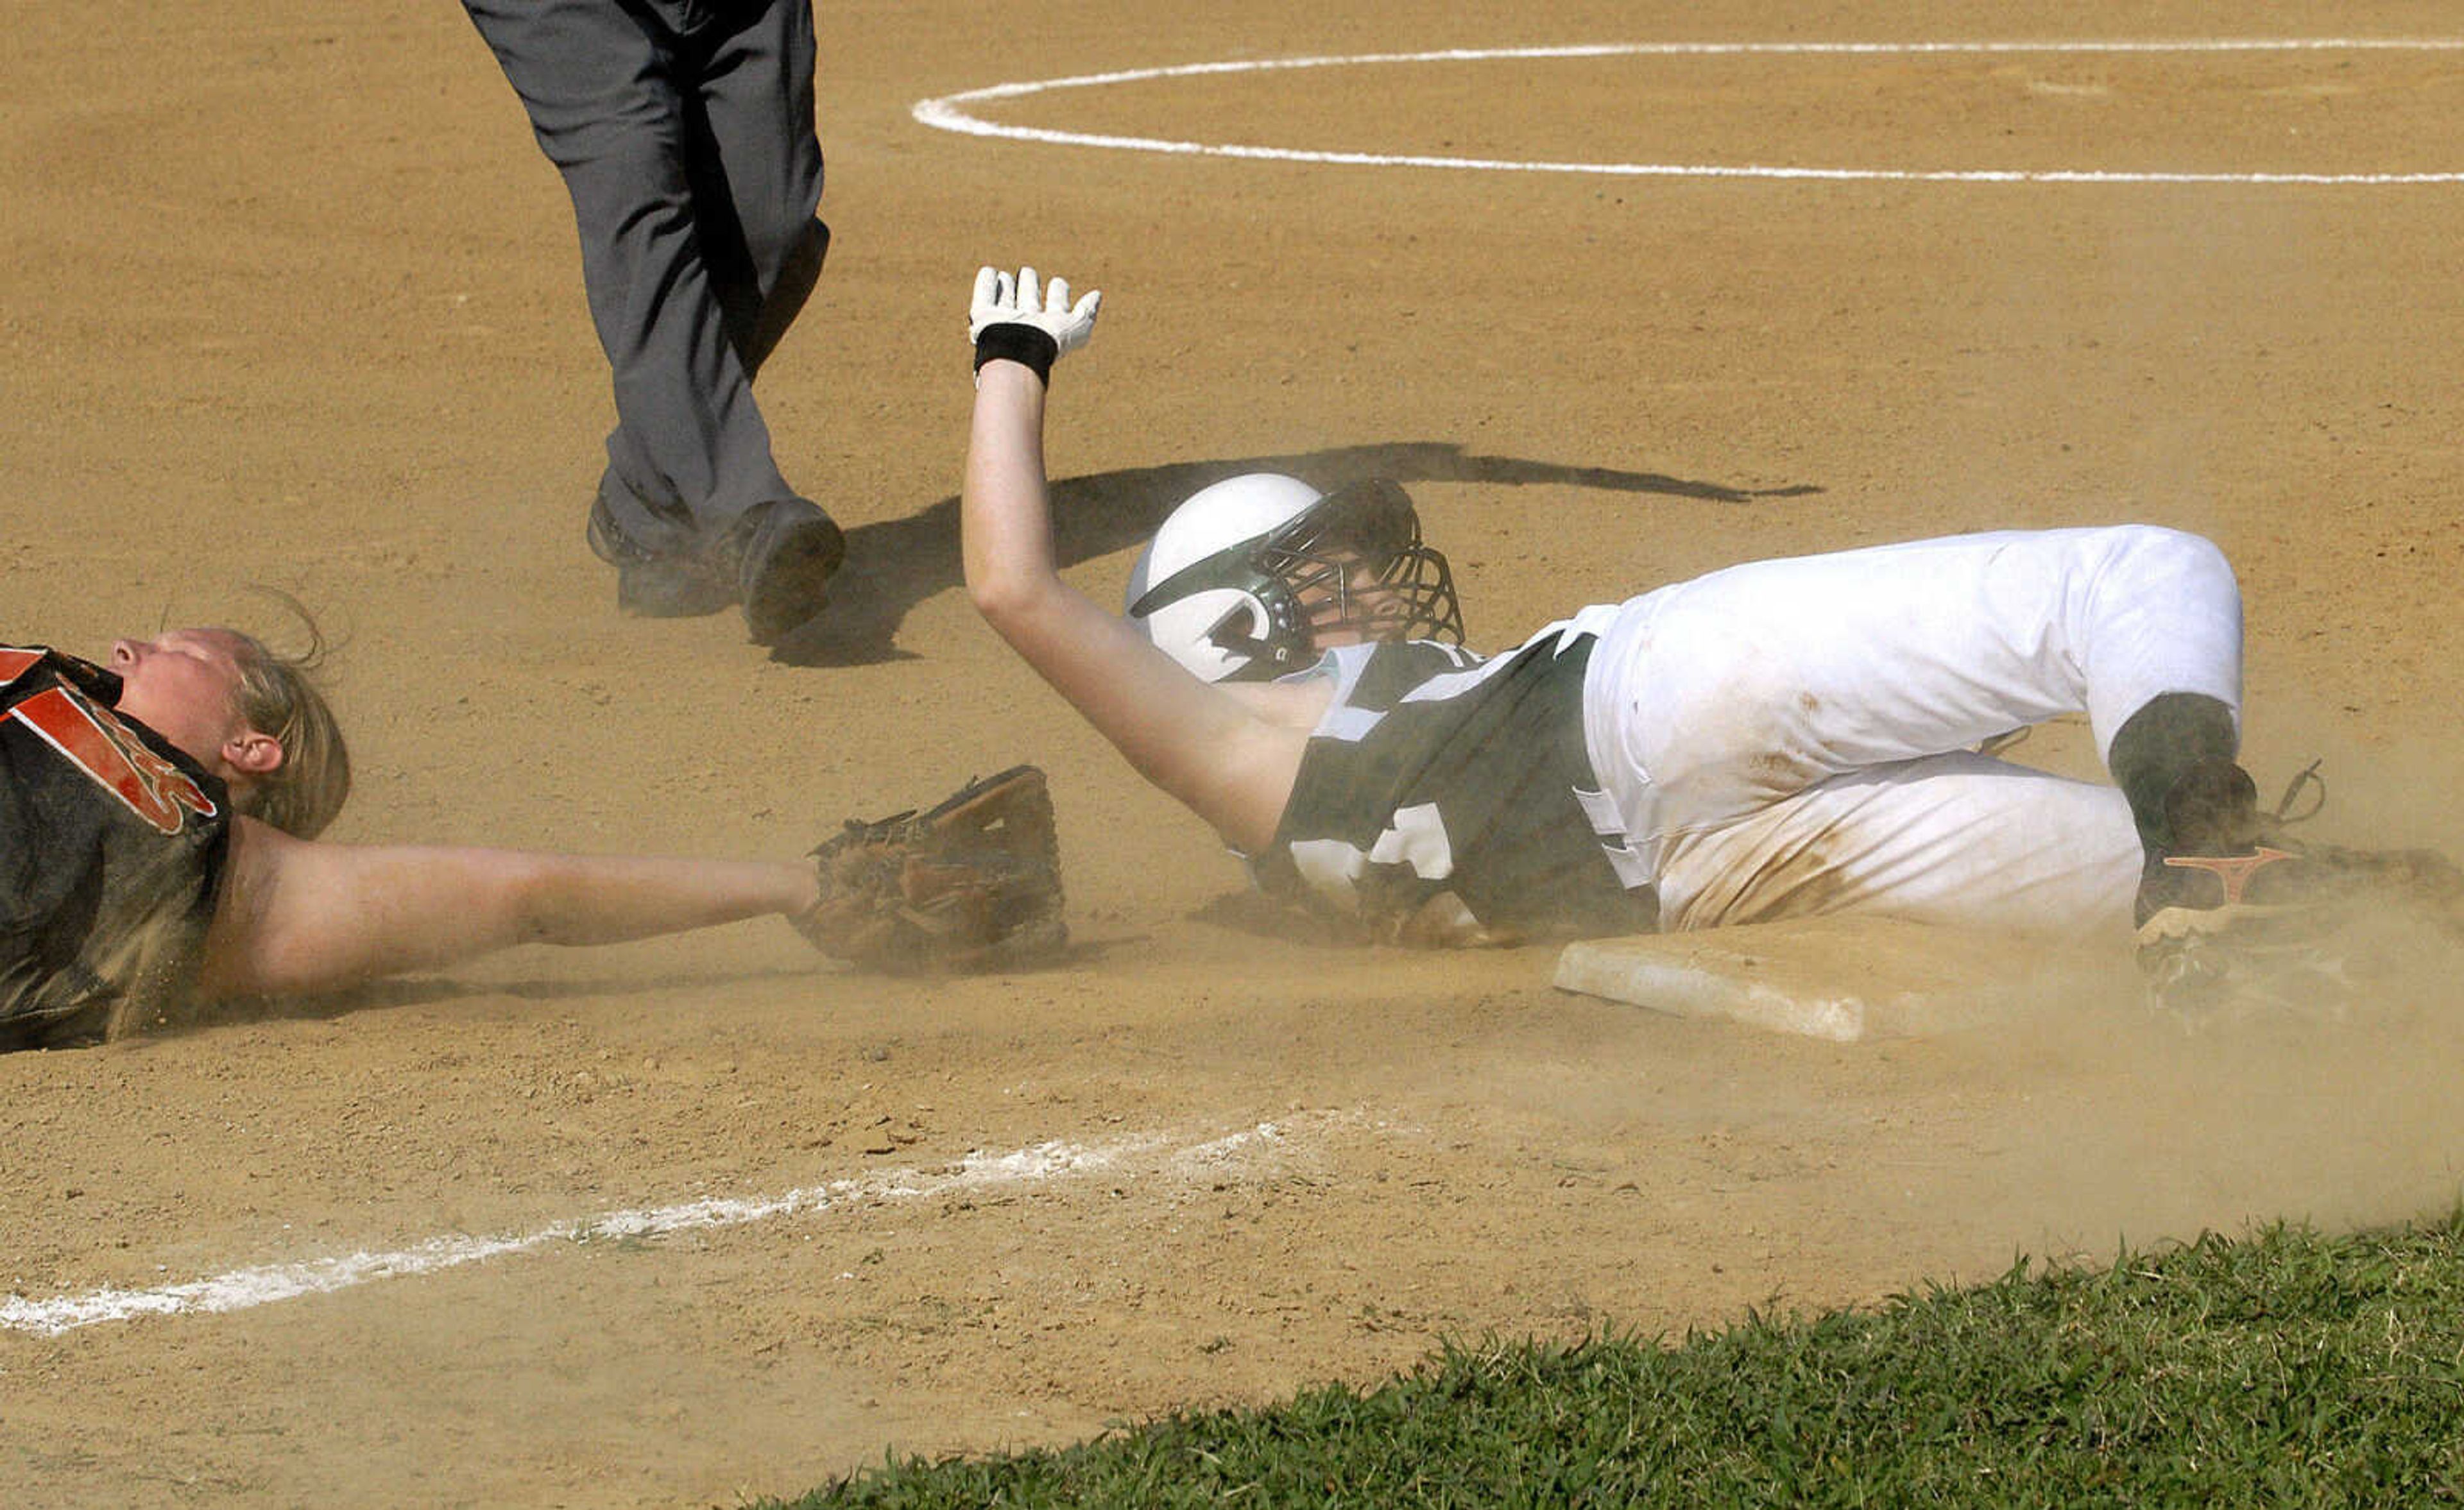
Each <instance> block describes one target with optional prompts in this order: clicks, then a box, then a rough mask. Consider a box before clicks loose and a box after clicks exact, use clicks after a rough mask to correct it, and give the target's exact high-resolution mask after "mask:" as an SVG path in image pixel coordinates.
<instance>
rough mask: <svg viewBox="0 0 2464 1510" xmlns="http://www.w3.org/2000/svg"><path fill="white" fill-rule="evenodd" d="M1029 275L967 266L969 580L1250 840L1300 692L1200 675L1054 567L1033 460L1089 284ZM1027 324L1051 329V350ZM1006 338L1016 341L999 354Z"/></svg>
mask: <svg viewBox="0 0 2464 1510" xmlns="http://www.w3.org/2000/svg"><path fill="white" fill-rule="evenodd" d="M1036 288H1037V285H1036V277H1035V272H1034V270H1033V269H1031V268H1030V269H1026V270H1024V271H1023V272H1022V273H1021V274H1019V276H1018V279H1017V281H1016V283H1015V284H1011V283H1010V282H1009V281H1008V280H1007V279H1006V278H1005V277H1003V276H1001V275H1000V274H995V273H994V271H993V270H992V269H990V268H986V269H984V270H983V271H982V272H981V273H979V274H978V275H977V283H976V294H975V307H974V311H973V314H974V323H973V330H974V333H975V334H976V336H977V337H978V352H979V359H980V360H979V366H978V368H977V373H976V407H975V417H974V421H973V424H972V427H971V428H970V430H969V432H968V439H967V470H966V481H965V486H964V489H963V491H962V492H961V494H960V509H959V518H960V536H961V545H962V551H963V556H964V558H965V563H966V577H967V593H968V596H969V597H970V598H971V599H972V600H973V601H974V602H975V605H976V608H977V610H978V611H979V612H980V613H981V614H982V615H983V616H984V622H985V623H987V624H990V625H992V628H993V631H994V632H995V633H997V634H999V635H1000V636H1001V638H1002V639H1003V640H1004V641H1006V642H1008V644H1009V646H1010V647H1011V648H1012V649H1014V650H1016V651H1018V653H1019V654H1020V655H1021V656H1022V657H1023V658H1024V659H1025V661H1026V663H1027V664H1028V665H1029V666H1032V667H1035V669H1036V670H1037V671H1038V672H1039V673H1040V674H1042V676H1043V677H1044V679H1045V681H1047V682H1049V683H1051V684H1052V686H1053V688H1054V689H1056V690H1057V691H1059V692H1060V693H1061V695H1062V696H1063V697H1065V698H1067V699H1068V700H1069V704H1070V706H1071V707H1073V708H1076V709H1077V710H1078V711H1079V712H1080V713H1081V714H1083V715H1084V716H1085V717H1086V719H1087V721H1088V722H1089V723H1091V724H1093V725H1094V726H1095V728H1096V730H1097V731H1098V732H1100V733H1102V734H1103V735H1104V736H1105V737H1106V738H1108V739H1110V740H1111V742H1112V744H1113V745H1114V746H1115V747H1116V748H1117V749H1119V751H1120V752H1121V754H1122V755H1126V756H1128V757H1129V761H1130V763H1131V764H1132V765H1133V766H1135V767H1136V768H1137V770H1138V774H1139V775H1141V776H1143V777H1146V778H1147V779H1148V780H1150V781H1152V782H1154V783H1155V785H1156V786H1158V787H1161V788H1162V789H1163V790H1164V791H1166V792H1168V793H1170V794H1171V795H1172V796H1173V797H1175V798H1177V799H1179V800H1180V801H1181V802H1182V803H1184V804H1185V805H1187V806H1188V807H1189V808H1190V809H1191V810H1192V811H1193V812H1195V813H1197V814H1198V816H1199V817H1200V818H1202V819H1204V820H1206V821H1208V822H1209V823H1212V824H1214V825H1215V828H1216V830H1217V832H1219V833H1221V835H1222V836H1223V838H1224V840H1225V841H1226V842H1227V843H1231V844H1233V845H1234V846H1235V847H1237V848H1240V849H1242V850H1243V851H1246V852H1249V853H1256V852H1257V851H1259V850H1262V849H1264V848H1265V846H1266V844H1267V843H1268V842H1269V841H1271V840H1272V839H1273V837H1274V832H1275V826H1276V824H1277V822H1278V821H1281V819H1282V817H1283V810H1284V804H1285V803H1286V802H1287V800H1289V799H1290V797H1291V790H1292V779H1293V777H1294V775H1295V774H1296V773H1297V772H1298V770H1299V768H1300V755H1301V750H1302V747H1303V745H1304V744H1305V743H1306V742H1307V739H1308V724H1309V720H1308V719H1307V718H1305V717H1296V716H1294V712H1295V710H1296V708H1297V707H1298V706H1299V705H1301V704H1303V703H1305V702H1306V701H1307V700H1308V699H1309V697H1310V696H1311V694H1310V693H1309V692H1308V691H1305V690H1304V689H1296V688H1277V687H1249V688H1243V689H1238V690H1237V691H1236V690H1234V689H1227V688H1222V687H1216V686H1211V685H1209V684H1207V683H1205V682H1201V681H1199V679H1198V678H1197V677H1195V676H1193V675H1191V674H1190V673H1189V671H1188V670H1187V669H1186V668H1184V667H1182V666H1181V665H1180V664H1179V663H1178V662H1177V661H1175V660H1173V659H1172V657H1170V656H1168V655H1166V654H1165V653H1164V652H1163V651H1161V650H1159V649H1157V648H1156V647H1155V646H1154V645H1153V644H1152V643H1150V642H1149V641H1148V639H1147V638H1146V636H1144V635H1143V634H1140V633H1139V632H1138V631H1137V630H1136V629H1135V628H1134V627H1133V626H1132V625H1131V624H1128V623H1127V622H1126V621H1124V620H1122V619H1120V618H1117V617H1115V616H1114V615H1112V614H1110V613H1107V612H1106V611H1105V610H1104V609H1102V608H1100V607H1098V606H1096V604H1095V603H1094V602H1092V601H1090V600H1089V599H1088V598H1087V597H1086V595H1084V594H1082V593H1080V592H1079V591H1077V589H1075V588H1073V587H1071V586H1070V585H1069V584H1068V583H1067V582H1066V581H1064V580H1062V578H1061V573H1060V570H1059V567H1058V564H1057V562H1056V561H1055V559H1054V556H1053V549H1052V514H1051V507H1052V506H1051V494H1050V491H1049V489H1048V488H1047V487H1046V485H1045V472H1044V407H1045V370H1048V368H1049V364H1050V362H1051V361H1052V360H1053V359H1054V358H1056V357H1058V356H1059V355H1060V354H1061V353H1062V352H1066V351H1068V350H1070V349H1073V348H1074V347H1075V346H1077V345H1080V344H1083V343H1084V342H1085V340H1086V339H1087V336H1088V334H1089V332H1090V331H1091V330H1092V328H1093V325H1094V319H1095V313H1096V310H1097V308H1098V307H1099V306H1098V300H1099V298H1100V295H1094V294H1089V295H1087V297H1086V298H1084V299H1082V300H1080V301H1079V303H1078V304H1077V305H1076V306H1074V307H1073V306H1071V305H1070V304H1069V303H1068V285H1067V283H1066V282H1064V281H1062V280H1061V279H1058V278H1056V279H1054V280H1053V281H1052V284H1051V295H1050V297H1049V299H1048V301H1042V300H1039V299H1038V297H1037V293H1036ZM1002 327H1006V329H1004V328H1002ZM1022 328H1023V329H1024V330H1040V331H1043V332H1044V333H1045V335H1046V336H1048V337H1049V338H1051V339H1050V347H1049V351H1048V353H1047V352H1046V351H1045V350H1043V349H1041V348H1039V347H1037V346H1036V344H1035V343H1034V342H1033V341H1032V339H1031V338H1030V337H1027V336H1025V335H1023V333H1022ZM988 331H989V332H991V333H992V334H990V335H987V334H986V333H987V332H988ZM1021 342H1023V343H1024V348H1025V349H1023V350H1022V348H1021V345H1020V344H1019V343H1021ZM1007 351H1021V355H1019V356H1008V355H1001V353H1003V352H1007ZM1039 357H1040V358H1041V361H1040V362H1039V361H1038V358H1039ZM1039 367H1041V368H1043V369H1045V370H1039Z"/></svg>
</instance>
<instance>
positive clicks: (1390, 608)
mask: <svg viewBox="0 0 2464 1510" xmlns="http://www.w3.org/2000/svg"><path fill="white" fill-rule="evenodd" d="M1255 555H1256V560H1257V564H1258V569H1259V570H1260V571H1261V572H1262V573H1263V574H1265V576H1268V577H1270V578H1272V579H1273V580H1275V581H1276V582H1278V583H1280V584H1281V585H1282V587H1283V589H1284V592H1285V593H1286V594H1287V595H1288V597H1289V598H1290V600H1291V601H1292V602H1293V603H1294V604H1295V605H1296V606H1298V607H1299V608H1300V609H1301V610H1302V611H1303V612H1304V613H1305V614H1306V619H1305V623H1306V624H1307V625H1308V627H1309V630H1310V631H1311V638H1312V640H1313V642H1314V646H1315V647H1319V648H1323V647H1325V646H1333V645H1350V644H1359V643H1361V642H1365V641H1375V640H1445V641H1448V642H1451V643H1453V644H1457V645H1460V644H1462V643H1463V610H1462V607H1461V605H1460V604H1458V603H1457V602H1456V601H1455V587H1454V574H1453V573H1452V572H1451V571H1449V570H1448V569H1447V566H1446V558H1445V557H1444V556H1443V555H1442V554H1441V553H1440V552H1438V551H1436V550H1434V549H1432V548H1431V547H1429V546H1427V545H1424V544H1422V543H1421V540H1420V519H1419V514H1418V512H1417V511H1415V510H1414V509H1413V507H1412V500H1411V497H1410V495H1408V494H1407V493H1405V492H1403V490H1402V489H1401V488H1400V487H1398V486H1397V485H1396V484H1395V483H1392V482H1389V481H1387V480H1386V479H1384V478H1382V477H1381V478H1375V479H1373V480H1371V481H1368V482H1360V483H1353V484H1352V485H1351V486H1349V487H1346V488H1343V489H1340V490H1338V491H1337V492H1333V493H1331V494H1329V495H1328V496H1327V497H1325V498H1323V499H1321V500H1320V501H1319V502H1318V503H1316V504H1314V505H1313V506H1311V507H1310V508H1309V510H1308V511H1307V512H1306V513H1304V514H1299V515H1298V516H1296V517H1294V518H1293V519H1291V520H1290V521H1289V522H1288V523H1286V524H1284V525H1283V526H1281V527H1280V528H1278V529H1276V530H1274V531H1272V532H1270V533H1269V534H1268V535H1267V536H1265V538H1264V539H1262V540H1259V541H1258V542H1256V551H1255Z"/></svg>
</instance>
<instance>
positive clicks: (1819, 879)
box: [1584, 525, 2241, 934]
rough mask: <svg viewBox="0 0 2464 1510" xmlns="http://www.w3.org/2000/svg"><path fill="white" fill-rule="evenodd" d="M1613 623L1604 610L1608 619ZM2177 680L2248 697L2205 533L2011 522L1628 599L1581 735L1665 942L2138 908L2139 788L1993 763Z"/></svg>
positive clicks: (2232, 610) (2017, 923) (2009, 921)
mask: <svg viewBox="0 0 2464 1510" xmlns="http://www.w3.org/2000/svg"><path fill="white" fill-rule="evenodd" d="M1595 612H1598V610H1595ZM2160 692H2198V693H2204V694H2205V695H2207V696H2210V697H2213V698H2216V699H2218V700H2219V701H2221V702H2223V703H2225V704H2226V705H2227V706H2228V707H2230V708H2233V709H2234V710H2235V711H2236V717H2237V716H2238V710H2239V708H2240V703H2241V601H2240V595H2239V592H2238V590H2237V589H2236V587H2235V585H2234V582H2233V570H2232V568H2231V567H2230V566H2229V565H2228V564H2227V563H2226V561H2225V558H2224V556H2223V554H2222V553H2221V552H2219V551H2218V550H2217V549H2216V548H2215V546H2213V545H2212V544H2211V543H2210V542H2208V541H2207V540H2204V539H2202V538H2200V537H2198V536H2192V535H2186V534H2183V533H2181V532H2178V531H2173V530H2165V529H2158V528H2153V527H2149V526H2143V525H2126V526H2116V527H2111V528H2099V529H2073V530H2053V531H2035V532H2006V533H2000V534H1991V535H1970V536H1952V537H1949V538H1945V539H1936V540H1920V541H1914V542H1911V543H1907V544H1902V545H1888V546H1879V547H1875V548H1872V549H1867V550H1859V551H1848V552H1842V553H1839V554H1836V555H1829V556H1811V557H1800V558H1789V559H1783V560H1773V561H1756V562H1752V563H1749V564H1747V565H1743V566H1736V567H1731V568H1729V569H1727V570H1726V571H1720V572H1715V573H1712V574H1711V575H1709V576H1707V577H1703V578H1698V579H1696V580H1692V581H1687V582H1680V583H1677V584H1675V585H1672V586H1668V587H1662V588H1661V589H1659V590H1657V591H1655V592H1651V593H1647V594H1645V595H1643V596H1642V597H1639V598H1635V599H1631V600H1629V601H1627V602H1624V603H1621V604H1619V605H1617V607H1616V608H1615V609H1613V610H1609V611H1608V618H1607V626H1606V628H1605V630H1604V632H1603V633H1602V635H1601V639H1600V642H1599V644H1598V646H1596V647H1595V650H1594V652H1593V656H1592V661H1591V667H1590V671H1589V674H1588V677H1587V681H1586V686H1585V688H1584V737H1585V742H1586V744H1587V745H1588V747H1589V752H1590V755H1591V758H1592V768H1593V770H1594V771H1595V773H1596V774H1597V775H1598V776H1599V777H1600V780H1601V783H1602V785H1603V787H1604V789H1605V791H1606V793H1607V796H1608V799H1609V800H1610V802H1611V803H1612V804H1613V805H1614V808H1615V813H1616V818H1617V821H1620V822H1621V823H1622V824H1623V826H1624V829H1625V834H1626V839H1627V843H1629V844H1630V845H1631V846H1632V848H1633V850H1634V853H1635V857H1636V860H1637V862H1638V864H1639V867H1640V868H1641V869H1642V870H1643V871H1644V872H1646V873H1647V874H1648V875H1649V876H1650V877H1651V878H1652V879H1653V880H1654V882H1655V884H1656V885H1657V886H1658V887H1659V891H1660V904H1661V927H1662V928H1663V929H1670V930H1675V929H1697V928H1709V927H1712V926H1714V925H1717V924H1722V923H1740V922H1751V921H1758V920H1768V919H1771V918H1777V917H1789V916H1803V915H1809V914H1814V913H1827V912H1852V911H1864V912H1887V913H1892V914H1895V915H1899V916H1903V917H1914V918H1920V919H1925V920H1931V921H1939V922H1946V923H1960V924H1969V925H1975V926H1982V927H1990V928H2018V929H2025V930H2035V931H2053V932H2065V933H2077V934H2093V933H2094V932H2097V931H2099V930H2113V931H2119V930H2124V929H2126V928H2127V927H2128V926H2129V922H2130V907H2131V900H2132V897H2133V895H2134V893H2135V891H2136V888H2137V884H2138V877H2139V869H2140V864H2141V855H2140V847H2139V841H2138V837H2137V834H2136V832H2135V830H2134V829H2133V827H2132V824H2131V819H2130V812H2129V809H2128V807H2127V805H2126V804H2125V803H2124V802H2123V798H2122V794H2121V793H2120V792H2119V791H2118V790H2116V789H2115V788H2113V787H2111V786H2109V785H2105V784H2101V783H2090V782H2081V781H2075V780H2071V779H2068V778H2065V777H2057V776H2052V775H2048V774H2046V773H2043V772H2039V771H2033V770H2030V769H2028V768H2026V767H2023V766H2018V765H2013V764H2011V763H2009V762H2007V761H2001V760H1994V759H1990V758H1987V757H1985V756H1981V755H1975V754H1973V753H1972V752H1971V751H1970V749H1969V747H1971V746H1973V745H1975V744H1976V743H1977V742H1978V741H1980V740H1983V739H1987V738H1990V737H1991V736H1992V735H1994V734H1998V733H2004V732H2007V731H2009V730H2013V729H2017V728H2021V727H2024V726H2026V725H2029V724H2033V723H2036V722H2038V721H2040V720H2042V719H2045V718H2049V717H2052V716H2054V715H2056V714H2058V713H2068V712H2082V711H2083V712H2085V713H2086V714H2087V715H2088V721H2089V725H2090V727H2091V729H2092V730H2093V731H2094V733H2095V736H2096V748H2097V753H2098V755H2100V756H2101V755H2104V754H2105V753H2106V751H2107V750H2108V749H2109V748H2110V747H2111V744H2112V741H2113V735H2114V732H2115V731H2116V730H2117V729H2119V728H2120V727H2121V726H2122V724H2123V721H2124V720H2126V719H2127V718H2128V717H2129V716H2130V715H2131V714H2132V713H2133V712H2135V711H2138V710H2139V708H2140V707H2141V706H2142V705H2143V704H2145V702H2146V701H2147V700H2148V699H2149V698H2150V697H2153V696H2155V695H2157V694H2158V693H2160Z"/></svg>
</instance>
